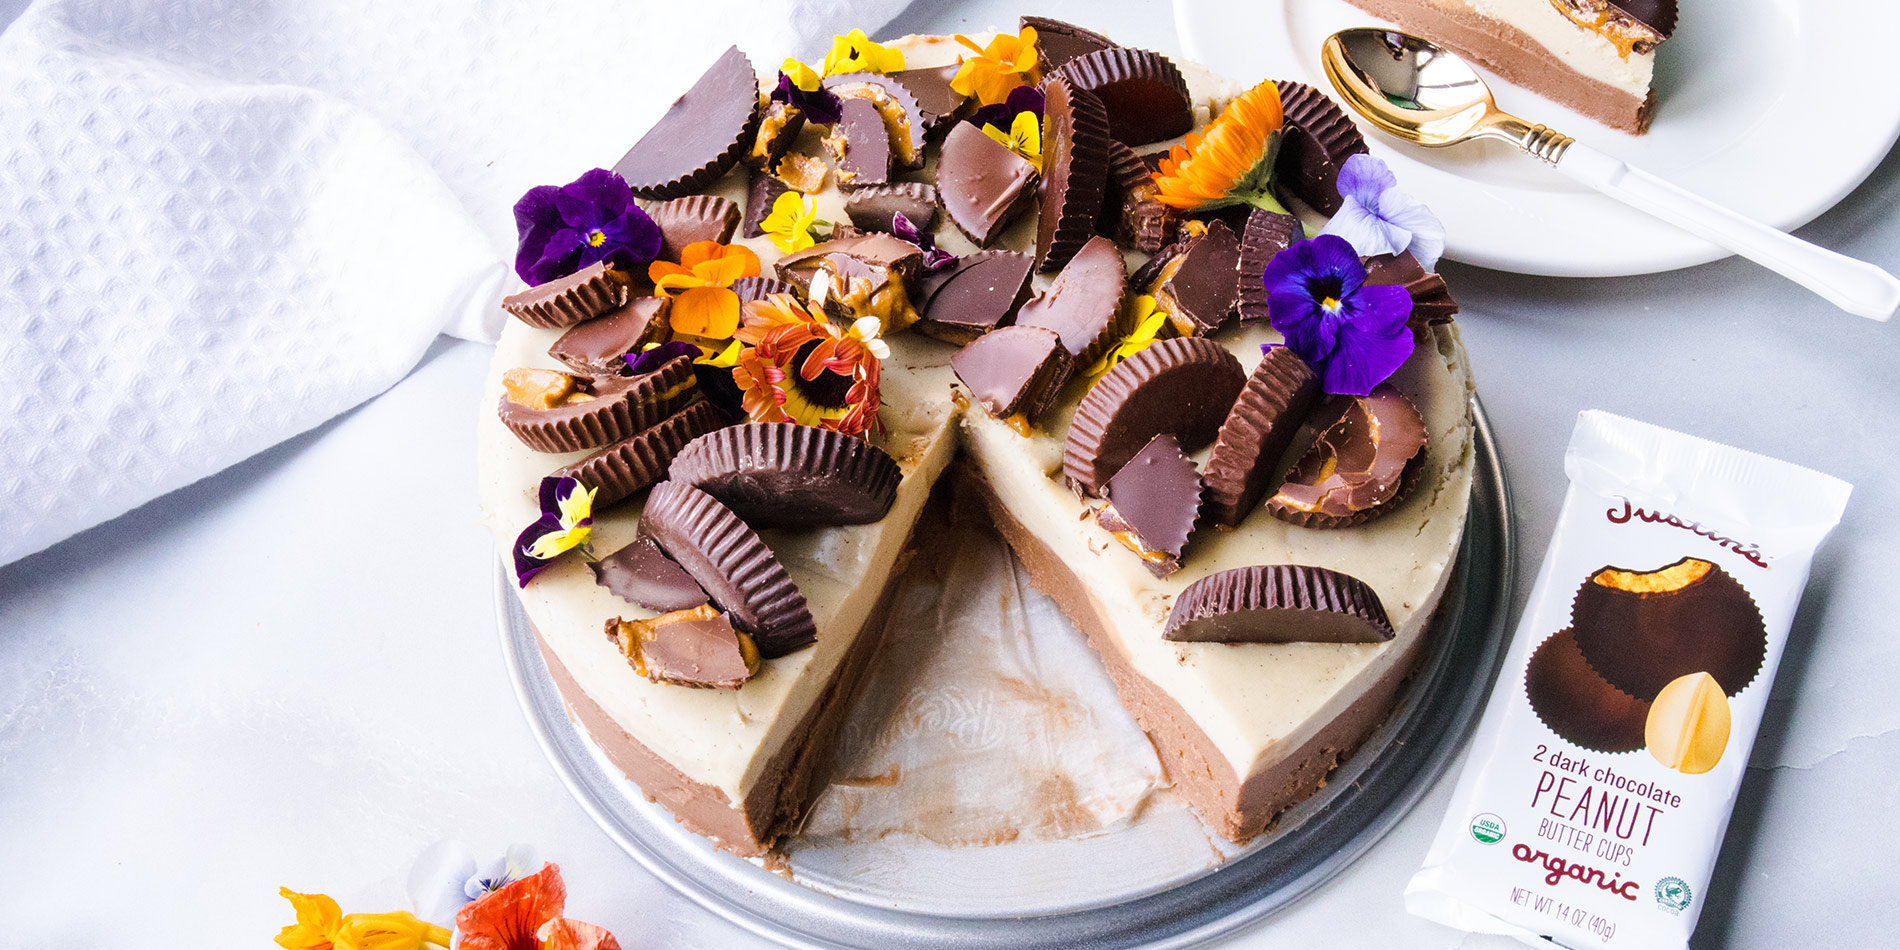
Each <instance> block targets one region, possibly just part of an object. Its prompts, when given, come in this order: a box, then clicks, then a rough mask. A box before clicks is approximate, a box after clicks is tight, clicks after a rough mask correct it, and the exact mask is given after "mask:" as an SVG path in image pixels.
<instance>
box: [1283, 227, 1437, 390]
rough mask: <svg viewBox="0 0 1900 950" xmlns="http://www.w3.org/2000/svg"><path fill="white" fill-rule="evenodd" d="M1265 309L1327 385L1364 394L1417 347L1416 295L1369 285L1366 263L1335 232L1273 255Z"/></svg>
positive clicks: (1334, 388)
mask: <svg viewBox="0 0 1900 950" xmlns="http://www.w3.org/2000/svg"><path fill="white" fill-rule="evenodd" d="M1261 283H1263V284H1265V285H1266V288H1267V315H1268V319H1269V320H1270V321H1271V322H1272V324H1273V328H1274V329H1275V330H1278V331H1280V335H1281V336H1283V337H1285V338H1286V345H1287V346H1289V347H1291V348H1292V349H1293V352H1294V353H1296V354H1298V355H1299V357H1300V358H1301V359H1303V360H1305V361H1306V362H1307V363H1308V364H1310V365H1311V366H1312V367H1313V369H1314V370H1315V371H1317V372H1318V373H1319V378H1320V388H1321V389H1323V390H1325V391H1326V392H1329V393H1336V394H1349V395H1355V396H1364V395H1366V394H1367V393H1370V392H1372V387H1374V386H1377V385H1379V384H1380V383H1382V382H1385V380H1386V378H1387V377H1389V376H1391V375H1392V373H1393V372H1394V371H1395V370H1397V369H1398V368H1399V366H1400V364H1402V363H1404V362H1405V360H1406V358H1407V357H1409V356H1411V355H1412V347H1413V342H1412V329H1411V327H1409V326H1407V325H1406V320H1407V319H1408V318H1409V317H1411V315H1412V295H1411V293H1410V292H1408V291H1407V290H1406V289H1405V288H1404V287H1400V286H1396V285H1369V284H1367V283H1366V266H1365V264H1364V263H1363V262H1361V261H1360V260H1359V253H1358V252H1357V251H1355V250H1353V247H1352V245H1351V244H1348V243H1346V239H1345V238H1342V237H1339V236H1337V235H1332V234H1322V235H1320V236H1318V237H1315V238H1309V239H1307V240H1304V241H1299V242H1296V243H1295V244H1294V245H1293V246H1292V247H1289V248H1287V249H1286V250H1284V251H1281V252H1280V253H1278V254H1276V255H1274V257H1273V260H1272V261H1270V262H1268V264H1267V272H1266V274H1265V275H1263V276H1262V277H1261Z"/></svg>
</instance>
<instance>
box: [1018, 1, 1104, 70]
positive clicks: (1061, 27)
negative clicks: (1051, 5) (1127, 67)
mask: <svg viewBox="0 0 1900 950" xmlns="http://www.w3.org/2000/svg"><path fill="white" fill-rule="evenodd" d="M1026 26H1027V27H1034V28H1035V30H1036V51H1037V53H1038V54H1039V57H1040V59H1041V62H1042V72H1043V74H1044V75H1048V74H1049V73H1053V72H1055V71H1056V70H1058V69H1061V68H1062V67H1063V66H1065V65H1067V64H1068V62H1069V61H1070V60H1072V59H1076V58H1079V57H1082V56H1087V55H1088V54H1090V53H1095V52H1100V51H1102V50H1105V49H1114V48H1115V41H1114V40H1111V39H1109V38H1108V37H1106V36H1103V35H1102V34H1100V33H1096V32H1094V31H1093V30H1085V29H1083V28H1081V27H1079V26H1076V25H1075V24H1073V23H1064V22H1062V21H1061V20H1052V19H1050V18H1049V17H1046V16H1025V17H1019V18H1017V20H1016V27H1017V31H1018V32H1021V30H1022V28H1023V27H1026Z"/></svg>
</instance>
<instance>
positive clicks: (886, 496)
mask: <svg viewBox="0 0 1900 950" xmlns="http://www.w3.org/2000/svg"><path fill="white" fill-rule="evenodd" d="M668 477H670V478H671V479H672V480H673V481H675V482H678V483H680V484H683V485H691V486H693V487H694V488H697V489H699V490H700V491H703V492H705V493H707V494H709V495H711V496H713V497H714V498H717V499H719V501H720V503H721V504H723V505H725V506H726V507H727V508H729V509H731V510H732V513H733V514H736V515H738V516H739V517H740V518H743V519H745V522H746V523H747V524H749V525H752V526H753V527H755V528H809V527H818V526H824V525H840V524H870V523H872V522H874V521H877V520H879V519H881V518H883V517H884V514H885V512H888V511H890V510H891V504H892V503H893V502H895V501H896V500H897V484H898V482H900V481H902V480H903V477H904V476H903V472H902V471H901V470H900V469H898V467H897V462H896V460H894V459H892V458H891V457H890V455H889V454H888V453H886V452H885V451H884V450H883V449H880V448H878V447H877V446H875V445H872V444H871V443H869V442H866V441H864V440H863V439H860V438H857V437H855V436H849V435H845V434H843V433H840V432H834V431H832V430H830V429H820V428H817V427H816V426H807V425H799V424H797V423H792V422H753V423H746V424H744V425H736V426H732V427H731V428H726V429H720V430H718V431H716V432H712V433H710V434H707V435H704V436H702V437H700V438H699V439H698V440H696V441H694V442H693V443H692V444H691V445H688V446H687V447H686V448H685V449H684V450H683V451H681V452H680V453H679V455H678V456H676V457H675V458H674V459H673V465H672V468H671V469H670V470H669V475H668Z"/></svg>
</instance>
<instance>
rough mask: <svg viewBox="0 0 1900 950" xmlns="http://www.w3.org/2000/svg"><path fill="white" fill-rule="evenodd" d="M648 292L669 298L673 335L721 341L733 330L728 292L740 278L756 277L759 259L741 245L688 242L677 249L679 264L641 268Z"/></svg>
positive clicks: (733, 307) (735, 321) (735, 312)
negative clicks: (648, 283)
mask: <svg viewBox="0 0 1900 950" xmlns="http://www.w3.org/2000/svg"><path fill="white" fill-rule="evenodd" d="M647 276H648V277H650V278H651V279H652V280H653V289H654V290H655V291H656V292H658V293H660V294H661V295H663V296H667V297H671V298H673V309H672V313H671V316H670V321H671V323H672V327H673V332H674V333H679V334H685V335H687V336H697V337H704V338H706V339H709V340H723V339H726V338H727V337H730V336H732V333H733V331H734V330H737V329H738V328H739V295H738V294H735V293H733V292H732V290H731V286H732V282H733V281H735V280H738V279H739V278H741V277H757V276H759V256H758V255H757V254H754V253H752V249H751V248H749V247H746V246H745V245H743V244H721V243H719V242H718V241H694V242H693V243H691V244H688V245H686V246H685V247H683V248H681V249H680V262H679V263H677V264H675V263H673V262H672V261H654V262H653V263H652V264H649V265H647Z"/></svg>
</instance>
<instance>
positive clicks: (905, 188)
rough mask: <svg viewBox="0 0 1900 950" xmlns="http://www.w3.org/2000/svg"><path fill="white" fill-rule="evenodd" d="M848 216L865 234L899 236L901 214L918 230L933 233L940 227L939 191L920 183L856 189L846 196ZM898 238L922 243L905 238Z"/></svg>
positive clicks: (845, 204)
mask: <svg viewBox="0 0 1900 950" xmlns="http://www.w3.org/2000/svg"><path fill="white" fill-rule="evenodd" d="M844 213H845V216H846V217H848V218H850V219H851V223H852V224H853V225H855V226H857V227H858V228H860V229H862V230H865V231H883V232H886V233H889V234H896V233H897V232H896V228H895V222H894V220H893V219H894V218H895V217H896V216H897V215H899V214H902V215H903V216H904V217H905V218H907V219H909V221H910V223H911V224H912V225H913V226H915V227H916V228H918V229H921V230H923V231H929V230H930V229H931V228H933V227H936V225H937V188H936V186H935V185H927V184H924V183H923V182H917V181H904V182H897V183H895V184H889V185H868V186H866V187H863V188H854V189H852V191H851V193H850V194H849V195H846V196H845V199H844ZM898 237H903V238H904V240H906V241H910V242H911V243H912V244H918V242H917V241H915V240H912V239H911V238H908V237H904V235H901V234H899V235H898ZM919 246H922V245H919Z"/></svg>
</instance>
